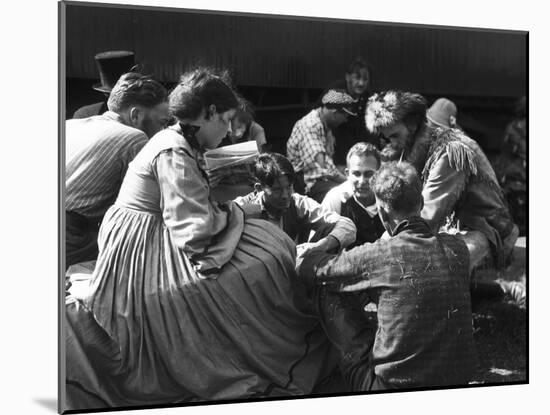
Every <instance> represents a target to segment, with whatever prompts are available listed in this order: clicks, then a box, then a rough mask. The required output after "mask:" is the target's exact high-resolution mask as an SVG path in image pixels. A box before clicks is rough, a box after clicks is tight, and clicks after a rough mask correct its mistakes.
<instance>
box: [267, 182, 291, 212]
mask: <svg viewBox="0 0 550 415" xmlns="http://www.w3.org/2000/svg"><path fill="white" fill-rule="evenodd" d="M262 190H263V191H264V202H265V204H266V205H268V206H270V207H272V208H274V209H277V210H284V209H288V207H289V206H290V199H291V196H292V193H293V192H294V189H293V186H292V184H291V183H290V181H289V180H288V177H286V176H281V177H279V178H278V179H276V180H275V182H273V186H266V185H263V186H262Z"/></svg>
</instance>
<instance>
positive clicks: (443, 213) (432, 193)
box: [421, 154, 466, 231]
mask: <svg viewBox="0 0 550 415" xmlns="http://www.w3.org/2000/svg"><path fill="white" fill-rule="evenodd" d="M465 186H466V174H465V173H464V172H463V171H459V170H457V169H455V168H453V167H451V166H450V164H449V158H448V155H447V154H443V155H442V156H441V157H440V158H439V159H438V160H436V161H435V162H434V164H433V166H432V167H431V168H430V170H429V173H428V178H427V180H426V182H425V183H424V188H423V190H422V196H423V197H424V208H423V209H422V214H421V216H422V218H424V219H425V220H426V221H427V222H428V223H429V225H430V227H431V228H432V229H433V230H435V231H437V230H438V229H439V227H440V226H441V225H443V224H444V222H445V218H446V217H447V215H449V214H450V213H451V212H452V211H453V210H454V207H455V205H456V202H457V201H458V199H459V198H460V196H461V194H462V192H463V191H464V188H465Z"/></svg>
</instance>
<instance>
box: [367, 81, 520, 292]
mask: <svg viewBox="0 0 550 415" xmlns="http://www.w3.org/2000/svg"><path fill="white" fill-rule="evenodd" d="M426 109H427V105H426V100H425V99H424V97H422V96H421V95H419V94H415V93H410V92H402V91H386V92H381V93H379V94H375V95H373V96H372V97H371V98H370V99H369V101H368V103H367V108H366V112H365V123H366V125H367V128H368V129H369V131H371V132H373V133H376V134H379V136H380V138H381V139H382V140H383V141H385V146H384V147H383V149H382V151H381V157H382V160H383V161H393V160H407V161H409V162H410V163H412V164H413V165H414V166H415V167H416V169H417V171H418V172H419V174H421V177H422V180H423V183H424V185H423V190H422V196H423V198H424V207H423V209H422V213H421V215H422V218H424V219H425V220H426V221H427V222H428V223H429V225H430V226H431V228H432V230H433V231H439V230H440V228H441V227H443V226H447V229H453V230H454V232H457V233H460V234H461V235H462V237H463V239H464V241H465V242H466V245H467V246H468V250H469V251H470V266H471V269H473V268H474V267H476V266H479V265H482V264H486V263H487V261H490V262H489V263H491V264H492V265H493V266H495V267H496V268H501V267H504V266H505V265H506V264H507V263H508V261H509V260H510V256H511V253H512V250H513V247H514V244H515V241H516V239H517V237H518V234H519V232H518V228H517V226H516V225H515V224H514V222H513V220H512V217H511V215H510V213H509V211H508V208H507V205H506V202H505V199H504V196H503V193H502V190H501V188H500V186H499V184H498V181H497V177H496V175H495V173H494V171H493V168H492V167H491V165H490V163H489V161H488V160H487V157H486V156H485V154H484V153H483V151H482V150H481V148H480V147H479V145H478V144H477V143H476V142H475V141H474V140H472V139H471V138H469V137H468V136H466V135H465V134H464V132H463V131H461V130H459V129H453V128H438V127H432V126H430V125H428V122H427V119H426ZM504 285H505V284H504ZM501 286H503V284H501ZM502 288H504V291H505V292H506V291H507V287H504V286H503V287H502ZM522 295H523V294H522Z"/></svg>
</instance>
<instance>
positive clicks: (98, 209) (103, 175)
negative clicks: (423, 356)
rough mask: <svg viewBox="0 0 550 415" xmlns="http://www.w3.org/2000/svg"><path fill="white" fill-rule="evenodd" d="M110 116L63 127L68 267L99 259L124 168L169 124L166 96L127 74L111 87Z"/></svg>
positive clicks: (152, 82)
mask: <svg viewBox="0 0 550 415" xmlns="http://www.w3.org/2000/svg"><path fill="white" fill-rule="evenodd" d="M107 107H108V109H109V110H108V111H107V112H105V113H104V114H102V115H96V116H93V117H88V118H84V119H75V120H68V121H67V122H66V134H65V137H66V140H65V149H66V151H65V171H66V177H65V217H66V229H65V236H66V241H65V242H66V243H65V248H66V266H67V268H68V267H69V266H70V265H73V264H77V263H80V262H85V261H90V260H93V259H95V258H96V257H97V253H98V248H97V235H98V230H99V225H100V223H101V220H102V219H103V216H104V215H105V212H106V211H107V209H108V208H109V207H110V206H111V204H113V203H114V201H115V199H116V197H117V195H118V191H119V190H120V186H121V184H122V179H123V178H124V175H125V173H126V170H127V168H128V164H129V163H130V161H132V159H133V158H134V157H135V156H136V154H137V153H138V152H139V151H140V150H141V148H142V147H143V146H144V145H145V143H146V142H147V141H148V140H149V138H151V137H152V136H153V135H154V134H156V133H157V132H158V131H160V130H161V129H162V128H164V127H165V126H166V125H167V124H168V122H169V120H170V117H169V111H168V102H167V91H166V89H165V88H164V87H163V86H162V85H161V84H160V83H159V82H158V81H156V80H154V79H152V78H151V77H150V76H145V75H141V74H139V73H134V72H130V73H126V74H124V75H122V76H121V77H120V79H119V80H118V82H117V83H116V84H115V85H114V87H113V89H112V91H111V93H110V95H109V99H108V101H107Z"/></svg>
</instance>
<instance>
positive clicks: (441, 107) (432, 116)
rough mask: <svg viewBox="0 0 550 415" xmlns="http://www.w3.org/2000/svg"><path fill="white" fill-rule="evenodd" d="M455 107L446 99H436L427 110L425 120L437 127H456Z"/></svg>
mask: <svg viewBox="0 0 550 415" xmlns="http://www.w3.org/2000/svg"><path fill="white" fill-rule="evenodd" d="M456 112H457V111H456V105H455V103H454V102H453V101H451V100H449V99H447V98H439V99H437V100H436V101H435V102H434V103H433V105H432V106H431V107H430V109H429V110H428V113H427V114H426V118H428V120H429V121H430V122H432V123H433V124H435V125H437V126H438V127H443V128H450V127H455V126H456Z"/></svg>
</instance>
